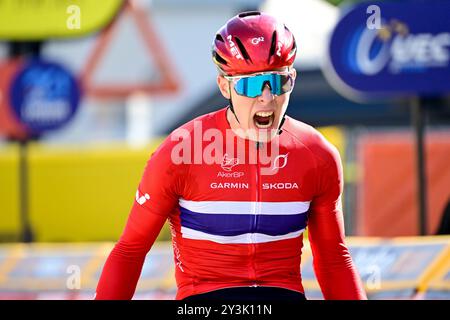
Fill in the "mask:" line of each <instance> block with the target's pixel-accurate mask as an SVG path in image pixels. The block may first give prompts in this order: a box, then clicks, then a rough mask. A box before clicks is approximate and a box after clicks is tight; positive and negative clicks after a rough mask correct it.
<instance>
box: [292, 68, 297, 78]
mask: <svg viewBox="0 0 450 320" xmlns="http://www.w3.org/2000/svg"><path fill="white" fill-rule="evenodd" d="M292 76H293V77H294V80H295V78H297V70H296V69H295V68H294V67H292Z"/></svg>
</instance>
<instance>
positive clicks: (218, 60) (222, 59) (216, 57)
mask: <svg viewBox="0 0 450 320" xmlns="http://www.w3.org/2000/svg"><path fill="white" fill-rule="evenodd" d="M213 55H214V59H215V60H216V61H217V62H218V63H220V64H224V65H227V64H228V63H227V61H226V60H225V59H224V58H222V57H221V56H219V55H218V54H217V52H215V51H214V52H213Z"/></svg>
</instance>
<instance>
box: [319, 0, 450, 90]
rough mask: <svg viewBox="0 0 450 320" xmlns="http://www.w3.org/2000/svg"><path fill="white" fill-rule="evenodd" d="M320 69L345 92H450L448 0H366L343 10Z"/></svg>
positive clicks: (332, 82)
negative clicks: (396, 0)
mask: <svg viewBox="0 0 450 320" xmlns="http://www.w3.org/2000/svg"><path fill="white" fill-rule="evenodd" d="M324 73H325V75H326V77H327V79H328V80H329V82H330V83H331V85H333V86H334V87H335V89H336V90H338V91H339V92H340V93H342V94H343V95H345V96H350V97H395V96H411V95H416V96H417V95H421V96H431V95H440V94H443V93H445V92H450V2H449V1H439V0H436V1H401V2H374V3H372V2H370V3H363V4H359V5H356V6H354V7H353V8H352V9H350V10H349V11H347V12H346V13H344V14H343V16H342V17H341V19H340V21H339V22H338V24H337V25H336V27H335V29H334V31H333V33H332V35H331V38H330V43H329V48H328V54H327V62H326V64H325V68H324Z"/></svg>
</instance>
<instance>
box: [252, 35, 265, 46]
mask: <svg viewBox="0 0 450 320" xmlns="http://www.w3.org/2000/svg"><path fill="white" fill-rule="evenodd" d="M263 41H264V37H257V38H253V39H252V44H254V45H257V44H258V43H260V42H263Z"/></svg>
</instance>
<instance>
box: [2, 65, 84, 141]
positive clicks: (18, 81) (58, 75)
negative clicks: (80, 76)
mask: <svg viewBox="0 0 450 320" xmlns="http://www.w3.org/2000/svg"><path fill="white" fill-rule="evenodd" d="M9 98H10V105H11V107H12V110H13V113H14V114H15V116H16V117H17V119H18V120H19V121H20V122H21V123H22V124H23V125H25V126H26V128H27V129H28V130H29V131H31V132H32V133H40V132H43V131H47V130H53V129H58V128H60V127H61V126H63V125H65V124H66V123H67V122H68V121H69V120H71V119H72V117H73V116H74V114H75V112H76V110H77V107H78V103H79V100H80V89H79V86H78V83H77V81H76V80H75V78H74V77H73V76H72V74H71V73H70V72H69V71H67V70H66V69H65V68H64V67H63V66H61V65H59V64H57V63H54V62H46V61H42V60H30V61H28V62H27V63H25V64H24V66H23V68H22V69H20V70H19V71H18V73H17V74H16V76H15V78H14V79H13V80H12V83H11V87H10V90H9Z"/></svg>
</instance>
